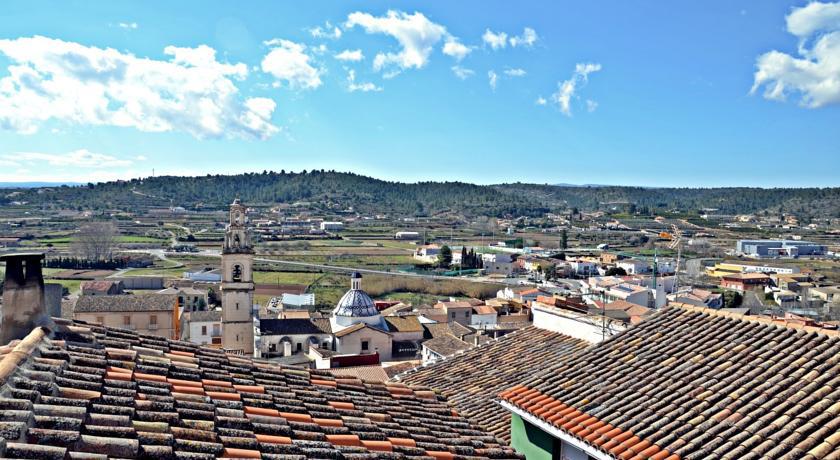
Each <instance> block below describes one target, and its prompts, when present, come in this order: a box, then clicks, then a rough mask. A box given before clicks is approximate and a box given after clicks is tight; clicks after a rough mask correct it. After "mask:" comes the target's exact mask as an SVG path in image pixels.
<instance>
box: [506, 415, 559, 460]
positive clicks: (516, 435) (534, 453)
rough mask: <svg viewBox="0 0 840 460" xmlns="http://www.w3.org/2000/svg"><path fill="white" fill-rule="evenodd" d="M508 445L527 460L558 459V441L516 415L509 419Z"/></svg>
mask: <svg viewBox="0 0 840 460" xmlns="http://www.w3.org/2000/svg"><path fill="white" fill-rule="evenodd" d="M510 444H511V446H513V448H514V449H516V451H517V452H519V453H520V454H522V455H524V456H525V457H526V458H527V459H528V460H551V459H553V458H560V455H559V454H560V441H559V440H557V439H556V438H555V437H554V436H551V435H550V434H548V433H546V432H544V431H542V430H541V429H539V428H537V427H535V426H534V425H531V424H530V423H528V422H526V421H524V420H522V417H520V416H518V415H516V414H511V418H510ZM555 453H557V456H555V455H554V454H555Z"/></svg>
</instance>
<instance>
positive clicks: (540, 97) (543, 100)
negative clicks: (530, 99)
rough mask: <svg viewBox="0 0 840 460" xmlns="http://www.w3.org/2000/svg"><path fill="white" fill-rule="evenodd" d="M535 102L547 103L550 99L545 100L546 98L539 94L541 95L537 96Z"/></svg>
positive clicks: (538, 103)
mask: <svg viewBox="0 0 840 460" xmlns="http://www.w3.org/2000/svg"><path fill="white" fill-rule="evenodd" d="M534 104H537V105H546V104H548V101H547V100H545V98H544V97H542V96H539V97H538V98H537V100H536V101H534Z"/></svg>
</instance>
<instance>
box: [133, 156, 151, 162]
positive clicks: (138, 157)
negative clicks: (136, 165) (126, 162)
mask: <svg viewBox="0 0 840 460" xmlns="http://www.w3.org/2000/svg"><path fill="white" fill-rule="evenodd" d="M134 159H135V160H137V161H146V160H148V159H149V158H147V157H146V155H137V156H136V157H134Z"/></svg>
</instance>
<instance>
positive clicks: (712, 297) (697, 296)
mask: <svg viewBox="0 0 840 460" xmlns="http://www.w3.org/2000/svg"><path fill="white" fill-rule="evenodd" d="M668 301H669V302H680V303H684V304H688V305H694V306H695V307H707V308H714V309H718V308H723V294H721V293H719V292H712V291H709V290H707V289H699V288H690V289H685V290H683V289H680V292H679V293H672V294H668Z"/></svg>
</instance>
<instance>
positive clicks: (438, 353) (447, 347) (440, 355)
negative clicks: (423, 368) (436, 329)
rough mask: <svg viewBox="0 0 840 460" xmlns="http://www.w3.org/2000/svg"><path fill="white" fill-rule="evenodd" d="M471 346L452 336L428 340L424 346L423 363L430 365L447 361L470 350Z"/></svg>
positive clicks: (445, 335) (446, 335) (447, 335)
mask: <svg viewBox="0 0 840 460" xmlns="http://www.w3.org/2000/svg"><path fill="white" fill-rule="evenodd" d="M469 348H470V344H468V343H467V342H465V341H463V340H461V339H459V338H458V337H455V336H453V335H450V334H444V335H441V336H439V337H435V338H433V339H429V340H426V341H425V342H423V344H422V352H421V357H422V363H423V365H429V364H433V363H436V362H438V361H442V360H445V359H447V358H449V357H450V356H452V355H455V354H456V353H459V352H462V351H464V350H468V349H469Z"/></svg>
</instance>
